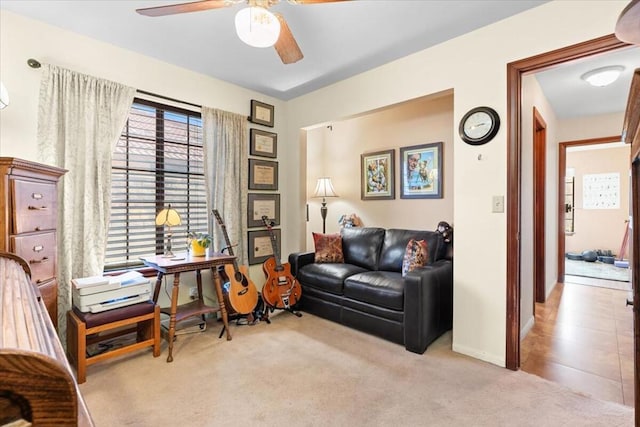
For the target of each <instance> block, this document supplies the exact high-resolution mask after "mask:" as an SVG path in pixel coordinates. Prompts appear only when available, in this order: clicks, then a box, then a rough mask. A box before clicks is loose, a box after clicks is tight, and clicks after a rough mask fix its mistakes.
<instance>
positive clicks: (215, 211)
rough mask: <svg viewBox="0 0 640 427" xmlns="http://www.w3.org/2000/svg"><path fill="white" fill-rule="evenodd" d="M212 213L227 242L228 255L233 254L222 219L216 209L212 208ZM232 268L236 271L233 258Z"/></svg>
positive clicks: (236, 266)
mask: <svg viewBox="0 0 640 427" xmlns="http://www.w3.org/2000/svg"><path fill="white" fill-rule="evenodd" d="M213 215H214V216H215V217H216V220H217V221H218V225H219V226H220V228H221V229H222V235H223V236H224V241H225V243H226V244H227V249H228V250H229V255H231V256H235V255H234V253H233V247H232V246H231V241H229V235H228V234H227V227H226V226H225V225H224V221H222V217H221V216H220V213H219V212H218V210H217V209H214V210H213ZM233 268H234V269H235V270H236V271H238V260H237V259H235V258H234V260H233Z"/></svg>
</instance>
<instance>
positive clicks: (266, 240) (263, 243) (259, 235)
mask: <svg viewBox="0 0 640 427" xmlns="http://www.w3.org/2000/svg"><path fill="white" fill-rule="evenodd" d="M271 231H272V232H273V236H274V238H275V239H274V240H275V244H276V249H277V250H278V253H280V248H281V243H280V241H281V239H280V229H272V230H271ZM247 248H248V251H249V264H260V263H263V262H265V261H266V260H267V259H268V258H269V257H271V256H273V245H272V244H271V235H270V234H269V230H258V231H249V245H248V246H247Z"/></svg>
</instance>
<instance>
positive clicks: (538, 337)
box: [520, 276, 634, 406]
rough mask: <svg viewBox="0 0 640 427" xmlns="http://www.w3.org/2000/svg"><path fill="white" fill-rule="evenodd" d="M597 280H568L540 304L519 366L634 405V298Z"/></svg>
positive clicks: (558, 285)
mask: <svg viewBox="0 0 640 427" xmlns="http://www.w3.org/2000/svg"><path fill="white" fill-rule="evenodd" d="M598 280H600V279H587V278H584V277H575V276H566V278H565V283H564V284H562V283H559V284H557V285H556V287H555V288H554V290H553V291H552V292H551V294H550V295H549V298H548V299H547V301H546V302H545V303H536V309H535V312H536V314H535V325H534V326H533V328H531V331H530V332H529V333H528V334H527V336H526V337H525V338H524V340H523V341H522V343H521V346H520V365H521V368H522V370H523V371H525V372H529V373H531V374H535V375H539V376H541V377H543V378H546V379H549V380H551V381H554V382H557V383H560V384H564V385H566V386H568V387H570V388H572V389H574V390H576V391H579V392H582V393H586V394H590V395H592V396H594V397H596V398H599V399H603V400H608V401H613V402H618V403H622V404H625V405H628V406H633V404H634V403H633V393H634V390H633V312H632V309H631V306H627V305H626V299H627V298H631V295H630V293H629V292H626V291H622V290H617V289H609V288H606V287H599V286H597V284H598V282H597V281H598ZM585 281H589V283H588V284H589V285H590V286H584V284H586V283H585ZM593 281H596V282H593ZM580 282H582V284H580ZM607 282H608V281H600V284H601V285H603V286H604V285H607ZM594 285H596V286H594Z"/></svg>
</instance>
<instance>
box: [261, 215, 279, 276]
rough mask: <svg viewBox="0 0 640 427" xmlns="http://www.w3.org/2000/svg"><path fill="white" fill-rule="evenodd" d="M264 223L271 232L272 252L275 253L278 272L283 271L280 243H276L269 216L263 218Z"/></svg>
mask: <svg viewBox="0 0 640 427" xmlns="http://www.w3.org/2000/svg"><path fill="white" fill-rule="evenodd" d="M262 222H263V223H264V226H265V227H267V231H269V239H270V240H271V250H272V251H273V257H274V258H275V261H276V271H281V270H282V263H281V262H280V251H279V250H278V242H277V241H276V235H275V233H274V232H273V227H271V224H270V223H269V218H268V217H267V216H263V217H262Z"/></svg>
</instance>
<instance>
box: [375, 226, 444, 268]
mask: <svg viewBox="0 0 640 427" xmlns="http://www.w3.org/2000/svg"><path fill="white" fill-rule="evenodd" d="M411 239H416V240H424V241H426V242H427V249H428V251H427V252H428V254H429V258H428V261H427V265H428V264H432V263H433V262H434V261H436V260H438V259H441V258H444V256H445V252H446V247H445V244H444V240H443V238H442V235H441V234H440V233H438V232H435V231H426V230H399V229H389V230H387V232H386V233H385V236H384V243H383V245H382V253H381V255H380V264H379V266H378V270H385V271H396V272H398V273H400V272H401V271H402V261H403V259H404V253H405V250H406V249H407V244H408V243H409V240H411Z"/></svg>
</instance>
